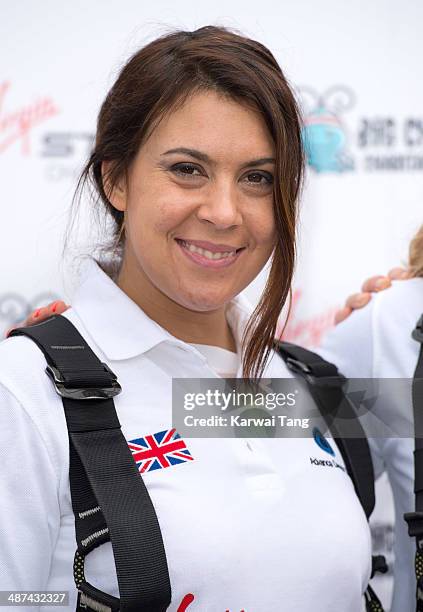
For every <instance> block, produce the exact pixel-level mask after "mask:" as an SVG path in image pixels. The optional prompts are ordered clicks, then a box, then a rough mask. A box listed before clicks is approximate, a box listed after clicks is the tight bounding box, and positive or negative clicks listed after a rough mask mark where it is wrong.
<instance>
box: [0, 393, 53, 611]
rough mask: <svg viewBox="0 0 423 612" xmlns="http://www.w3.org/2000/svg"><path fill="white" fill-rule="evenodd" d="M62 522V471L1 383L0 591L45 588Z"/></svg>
mask: <svg viewBox="0 0 423 612" xmlns="http://www.w3.org/2000/svg"><path fill="white" fill-rule="evenodd" d="M59 526H60V507H59V501H58V484H57V475H56V473H55V471H54V468H53V465H52V462H51V460H50V457H49V454H48V451H47V448H46V446H45V444H44V441H43V439H42V437H41V435H40V433H39V431H38V429H37V427H36V425H35V423H34V422H33V421H32V419H31V418H30V416H29V415H28V414H27V412H26V411H25V409H24V408H23V406H22V405H21V404H20V402H19V401H18V400H17V399H16V397H15V396H14V395H13V394H12V393H11V392H10V391H9V390H8V389H6V388H5V387H4V386H3V385H2V384H0V590H43V589H45V586H46V584H47V581H48V577H49V572H50V565H51V559H52V552H53V550H54V547H55V544H56V540H57V536H58V531H59ZM25 608H26V607H25ZM20 609H22V608H20ZM28 609H29V608H28ZM32 609H33V608H32Z"/></svg>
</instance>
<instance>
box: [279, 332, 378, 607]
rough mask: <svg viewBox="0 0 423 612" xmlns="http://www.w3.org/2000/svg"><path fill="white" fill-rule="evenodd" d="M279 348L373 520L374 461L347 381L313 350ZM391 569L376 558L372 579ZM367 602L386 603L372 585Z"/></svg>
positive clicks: (285, 345)
mask: <svg viewBox="0 0 423 612" xmlns="http://www.w3.org/2000/svg"><path fill="white" fill-rule="evenodd" d="M276 348H277V350H278V352H279V354H280V355H281V357H282V359H283V360H284V361H285V363H286V365H287V366H288V367H289V369H290V370H292V371H293V372H294V373H296V374H299V375H300V376H302V377H303V378H304V379H305V380H306V381H307V383H308V389H309V391H310V394H311V396H312V397H313V399H314V401H315V402H316V404H317V406H318V408H319V411H320V413H321V414H322V416H323V418H324V419H325V421H326V424H327V427H328V429H329V430H330V432H331V434H332V436H333V438H334V440H335V442H336V444H337V446H338V448H339V451H340V453H341V455H342V458H343V460H344V463H345V467H346V468H347V471H348V474H349V475H350V477H351V480H352V482H353V484H354V488H355V491H356V493H357V496H358V498H359V500H360V503H361V505H362V507H363V510H364V512H365V514H366V517H367V519H369V517H370V515H371V513H372V512H373V509H374V506H375V489H374V471H373V462H372V457H371V454H370V449H369V444H368V442H367V437H366V434H365V432H364V430H363V427H362V426H361V423H360V421H359V419H358V418H357V415H356V413H355V411H354V408H353V406H352V405H351V403H350V402H349V400H348V399H347V398H346V397H345V394H344V392H343V389H342V388H343V385H344V384H345V382H346V380H347V379H346V378H345V377H344V376H343V375H342V374H340V373H339V371H338V368H337V367H336V366H335V365H334V364H333V363H329V362H328V361H325V360H324V359H322V358H321V357H320V355H317V354H316V353H313V352H312V351H309V350H307V349H304V348H302V347H300V346H297V345H295V344H291V343H289V342H280V341H277V342H276ZM344 427H347V428H348V431H346V430H345V431H343V429H344ZM343 434H345V435H343ZM387 570H388V567H387V565H386V561H385V558H384V557H383V556H381V555H378V556H374V557H372V578H373V575H374V574H375V572H382V573H385V572H387ZM365 599H366V610H367V612H383V607H382V604H381V603H380V601H379V599H378V597H377V596H376V594H375V592H374V591H373V589H372V588H371V587H370V585H369V586H368V588H367V591H366V594H365Z"/></svg>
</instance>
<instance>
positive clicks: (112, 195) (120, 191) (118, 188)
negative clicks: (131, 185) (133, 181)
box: [101, 161, 127, 212]
mask: <svg viewBox="0 0 423 612" xmlns="http://www.w3.org/2000/svg"><path fill="white" fill-rule="evenodd" d="M112 170H113V162H111V161H104V162H102V163H101V177H102V180H103V189H104V192H105V194H106V195H107V198H108V200H109V202H110V204H111V205H112V206H114V208H116V209H117V210H120V211H121V212H124V211H125V210H126V195H127V190H126V183H125V178H124V176H122V177H121V178H120V179H118V181H117V182H116V184H115V185H111V181H110V175H111V172H112Z"/></svg>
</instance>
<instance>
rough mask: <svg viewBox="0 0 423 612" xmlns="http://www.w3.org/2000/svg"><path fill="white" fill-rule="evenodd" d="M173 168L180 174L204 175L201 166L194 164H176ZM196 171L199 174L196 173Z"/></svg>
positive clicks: (173, 170)
mask: <svg viewBox="0 0 423 612" xmlns="http://www.w3.org/2000/svg"><path fill="white" fill-rule="evenodd" d="M171 170H172V172H174V173H175V174H178V175H179V176H202V175H201V173H200V170H199V168H197V166H194V165H193V164H186V163H185V164H175V165H173V166H172V167H171ZM195 171H197V172H199V174H194V172H195Z"/></svg>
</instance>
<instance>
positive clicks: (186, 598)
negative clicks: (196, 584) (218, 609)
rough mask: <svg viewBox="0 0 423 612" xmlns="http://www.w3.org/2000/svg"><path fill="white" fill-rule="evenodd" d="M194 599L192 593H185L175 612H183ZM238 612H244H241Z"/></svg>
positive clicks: (227, 611)
mask: <svg viewBox="0 0 423 612" xmlns="http://www.w3.org/2000/svg"><path fill="white" fill-rule="evenodd" d="M194 599H195V597H194V595H193V594H192V593H187V594H186V595H184V597H183V599H182V601H181V603H180V604H179V607H178V609H177V611H176V612H185V611H186V610H187V608H188V606H189V605H190V604H192V602H193V601H194ZM225 612H230V610H225ZM240 612H245V610H241V611H240Z"/></svg>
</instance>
